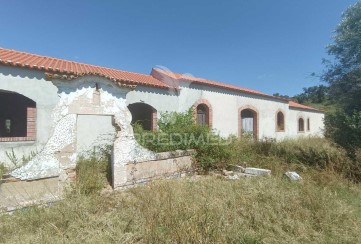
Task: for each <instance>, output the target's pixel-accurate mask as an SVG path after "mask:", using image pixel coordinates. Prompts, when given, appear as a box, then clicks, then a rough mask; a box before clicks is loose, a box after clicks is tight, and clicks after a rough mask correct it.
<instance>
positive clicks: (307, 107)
mask: <svg viewBox="0 0 361 244" xmlns="http://www.w3.org/2000/svg"><path fill="white" fill-rule="evenodd" d="M288 104H289V107H290V108H297V109H303V110H311V111H316V112H322V111H321V110H318V109H315V108H312V107H309V106H306V105H303V104H299V103H296V102H294V101H291V100H290V101H289V102H288Z"/></svg>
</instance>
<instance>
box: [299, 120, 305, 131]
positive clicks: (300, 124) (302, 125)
mask: <svg viewBox="0 0 361 244" xmlns="http://www.w3.org/2000/svg"><path fill="white" fill-rule="evenodd" d="M304 131H305V122H304V120H303V118H299V119H298V132H304Z"/></svg>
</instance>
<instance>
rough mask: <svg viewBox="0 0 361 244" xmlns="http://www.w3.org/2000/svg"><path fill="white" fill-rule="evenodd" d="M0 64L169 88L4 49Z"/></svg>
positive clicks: (139, 78) (112, 71)
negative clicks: (96, 76)
mask: <svg viewBox="0 0 361 244" xmlns="http://www.w3.org/2000/svg"><path fill="white" fill-rule="evenodd" d="M0 64H6V65H11V66H18V67H25V68H30V69H36V70H44V71H47V72H53V73H56V74H67V75H74V76H84V75H98V76H102V77H106V78H108V79H110V80H112V81H113V82H115V83H125V84H129V85H146V86H153V87H158V88H165V89H167V88H169V86H167V85H166V84H164V83H163V82H161V81H159V80H157V79H155V78H153V77H152V76H151V75H144V74H138V73H133V72H128V71H122V70H116V69H111V68H105V67H101V66H96V65H89V64H82V63H78V62H73V61H68V60H63V59H58V58H51V57H46V56H41V55H36V54H31V53H25V52H19V51H15V50H9V49H4V48H0Z"/></svg>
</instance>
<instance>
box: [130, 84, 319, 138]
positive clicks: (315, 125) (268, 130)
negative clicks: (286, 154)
mask: <svg viewBox="0 0 361 244" xmlns="http://www.w3.org/2000/svg"><path fill="white" fill-rule="evenodd" d="M180 86H181V90H180V92H179V94H178V95H174V94H173V92H172V91H171V92H169V93H168V92H167V91H159V90H156V89H150V88H147V87H137V88H136V89H135V90H134V91H130V92H129V93H128V94H127V104H131V103H136V102H144V103H147V104H149V105H151V106H152V107H154V108H155V109H156V110H157V112H158V115H159V114H160V113H161V112H166V111H177V112H183V111H186V110H187V109H189V108H190V107H191V106H193V105H194V104H195V103H196V102H197V101H198V100H200V99H206V100H208V102H209V103H210V104H211V106H212V110H213V129H214V130H215V131H216V132H218V133H219V134H220V135H221V136H224V137H227V136H230V135H236V136H238V133H239V127H238V120H239V117H238V116H239V109H240V108H242V107H245V106H252V107H254V108H255V109H256V110H257V112H258V116H259V119H258V121H259V127H258V128H259V132H258V136H259V139H262V138H266V137H267V138H275V139H276V140H282V139H285V138H295V137H298V136H305V135H319V136H322V131H323V128H324V126H323V117H324V114H323V113H319V112H311V111H306V110H296V109H293V108H291V109H290V108H289V105H288V102H287V101H282V100H278V99H272V98H266V97H262V96H255V95H251V94H247V93H241V92H233V91H229V90H225V89H220V88H213V87H209V86H205V85H199V84H189V83H186V82H181V83H180ZM278 111H282V112H283V113H284V118H285V130H284V131H282V132H277V131H276V113H277V112H278ZM301 115H302V116H304V117H305V119H307V118H310V121H311V130H310V131H307V130H306V131H305V132H304V133H298V116H301ZM305 128H306V120H305Z"/></svg>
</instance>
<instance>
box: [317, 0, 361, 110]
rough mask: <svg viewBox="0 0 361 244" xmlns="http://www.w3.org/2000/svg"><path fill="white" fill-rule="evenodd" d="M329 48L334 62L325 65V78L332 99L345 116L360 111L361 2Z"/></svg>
mask: <svg viewBox="0 0 361 244" xmlns="http://www.w3.org/2000/svg"><path fill="white" fill-rule="evenodd" d="M333 39H334V43H332V44H331V45H329V46H328V47H327V52H328V54H329V55H331V56H333V57H334V61H324V63H325V64H326V67H327V71H326V72H325V73H324V75H323V76H322V78H323V80H325V81H327V82H328V83H329V84H330V95H331V97H332V98H333V99H334V100H336V101H337V102H338V103H340V105H341V106H342V107H343V109H344V110H345V112H346V114H352V113H354V112H355V111H361V99H360V98H361V2H360V1H359V2H357V3H356V4H354V5H352V6H350V7H349V8H348V9H347V10H346V11H345V12H344V13H343V14H342V21H341V23H340V24H339V25H338V26H337V28H336V31H335V35H334V37H333Z"/></svg>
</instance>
